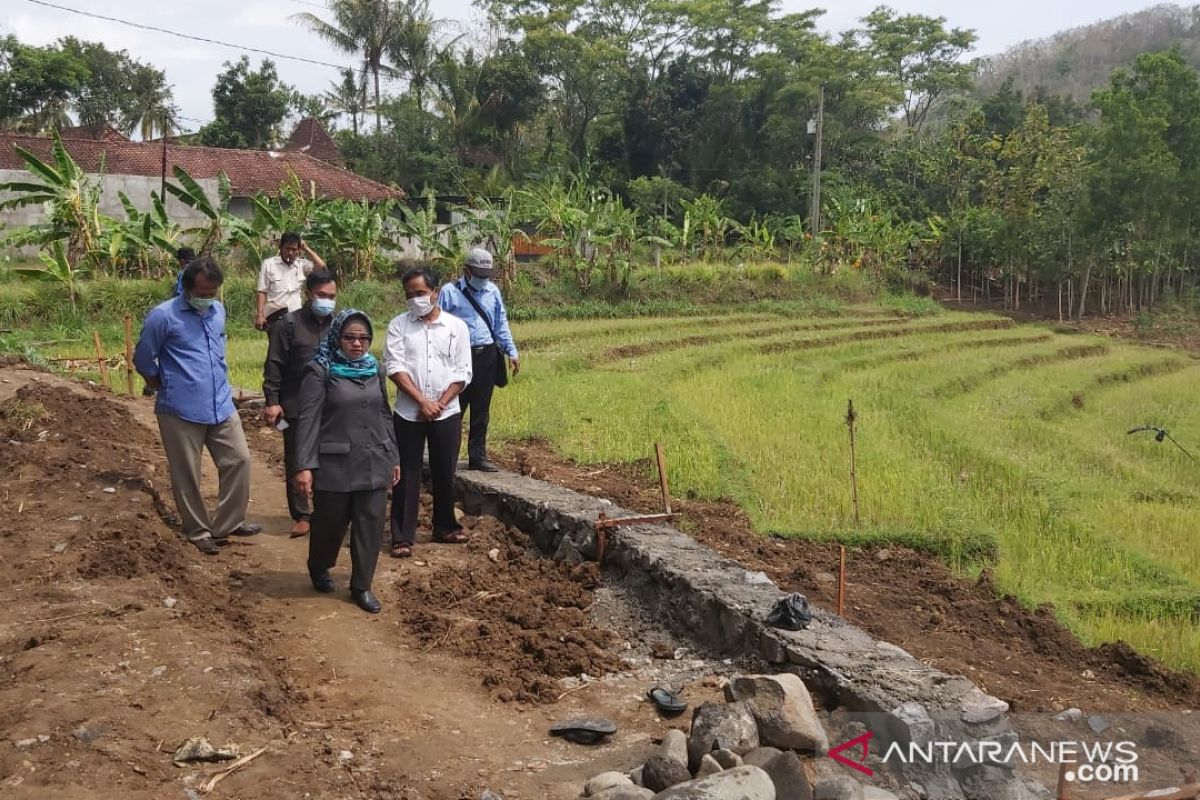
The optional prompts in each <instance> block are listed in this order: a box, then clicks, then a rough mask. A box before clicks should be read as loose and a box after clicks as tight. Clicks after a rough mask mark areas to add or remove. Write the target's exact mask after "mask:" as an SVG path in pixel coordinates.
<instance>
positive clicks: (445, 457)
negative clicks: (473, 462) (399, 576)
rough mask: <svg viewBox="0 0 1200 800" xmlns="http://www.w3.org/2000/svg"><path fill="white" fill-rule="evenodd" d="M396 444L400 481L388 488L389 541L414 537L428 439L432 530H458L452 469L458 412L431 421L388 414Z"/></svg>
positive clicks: (458, 438) (458, 437)
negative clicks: (389, 511) (390, 521)
mask: <svg viewBox="0 0 1200 800" xmlns="http://www.w3.org/2000/svg"><path fill="white" fill-rule="evenodd" d="M392 422H393V423H394V424H395V426H396V444H397V446H398V447H399V448H400V485H399V486H397V487H396V490H394V491H393V492H392V544H412V543H413V542H415V541H416V539H417V510H418V508H420V503H421V463H422V460H423V459H422V456H424V454H425V443H426V442H428V443H429V475H430V484H431V488H432V490H433V533H434V536H443V535H445V534H447V533H453V532H454V531H458V530H462V526H461V525H459V524H458V520H456V519H455V518H454V473H455V471H456V470H457V469H458V448H459V446H460V445H461V444H462V414H455V415H454V416H452V417H447V418H446V419H442V420H437V421H435V422H410V421H408V420H406V419H404V418H403V417H401V416H400V415H398V414H393V415H392Z"/></svg>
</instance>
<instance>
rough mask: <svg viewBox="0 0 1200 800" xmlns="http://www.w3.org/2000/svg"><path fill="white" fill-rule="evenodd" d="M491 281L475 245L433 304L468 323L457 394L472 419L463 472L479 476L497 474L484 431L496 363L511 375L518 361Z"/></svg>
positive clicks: (487, 257) (488, 261) (488, 259)
mask: <svg viewBox="0 0 1200 800" xmlns="http://www.w3.org/2000/svg"><path fill="white" fill-rule="evenodd" d="M491 277H492V254H491V253H489V252H488V251H487V250H484V249H482V248H479V247H476V248H475V249H474V250H472V251H471V252H470V253H468V254H467V261H466V264H465V265H464V267H463V274H462V277H461V278H459V279H458V280H457V281H455V282H454V283H448V284H446V285H445V286H443V287H442V290H441V291H440V292H438V305H439V306H441V307H442V310H443V311H447V312H449V313H451V314H453V315H454V316H456V317H458V318H459V319H461V320H462V321H463V322H465V323H467V330H469V331H470V333H471V367H472V369H471V374H472V378H471V382H470V383H469V384H467V388H465V389H463V392H462V394H461V395H459V401H460V402H461V404H462V411H463V416H464V417H466V416H467V414H468V413H469V414H470V417H471V423H470V428H469V431H468V434H467V469H477V470H481V471H483V472H496V471H498V470H499V467H497V466H496V465H495V464H493V463H492V462H491V461H488V459H487V430H488V419H489V416H490V413H489V412H490V411H491V407H492V392H493V390H495V388H496V386H497V385H498V384H497V382H496V379H497V377H498V376H499V374H500V371H501V370H502V369H503V368H504V364H503V362H502V361H501V359H502V358H507V359H508V362H509V364H510V365H512V374H513V375H516V374H517V373H518V372H520V371H521V357H520V355H519V354H518V353H517V345H516V343H515V342H513V336H512V331H510V330H509V328H508V311H507V310H506V309H505V308H504V297H503V296H502V295H501V294H500V287H499V286H497V285H496V284H494V283H492V281H491ZM480 312H482V315H481V313H480ZM499 385H503V384H499Z"/></svg>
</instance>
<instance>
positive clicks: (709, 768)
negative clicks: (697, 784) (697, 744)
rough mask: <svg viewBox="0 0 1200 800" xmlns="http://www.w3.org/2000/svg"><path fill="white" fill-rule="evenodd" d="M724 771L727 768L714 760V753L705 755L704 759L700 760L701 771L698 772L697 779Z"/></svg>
mask: <svg viewBox="0 0 1200 800" xmlns="http://www.w3.org/2000/svg"><path fill="white" fill-rule="evenodd" d="M713 752H716V751H715V750H714V751H713ZM723 769H725V768H724V767H722V766H721V762H720V761H717V760H716V759H715V758H713V756H712V753H705V754H704V757H703V758H701V759H700V769H698V770H696V777H697V778H707V777H708V776H709V775H716V774H717V773H718V772H720V771H722V770H723Z"/></svg>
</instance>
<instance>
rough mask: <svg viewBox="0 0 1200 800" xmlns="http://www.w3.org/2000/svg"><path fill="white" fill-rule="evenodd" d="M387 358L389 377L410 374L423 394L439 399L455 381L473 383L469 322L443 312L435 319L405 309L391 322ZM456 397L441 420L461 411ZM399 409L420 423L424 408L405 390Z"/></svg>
mask: <svg viewBox="0 0 1200 800" xmlns="http://www.w3.org/2000/svg"><path fill="white" fill-rule="evenodd" d="M384 359H385V364H386V366H387V374H388V376H389V377H390V376H392V375H395V374H397V373H400V372H404V373H407V374H408V377H410V378H412V382H413V383H414V384H416V386H417V388H418V389H420V390H421V394H423V395H424V396H425V397H427V398H429V399H430V400H437V399H439V398H440V397H441V396H442V393H443V392H445V391H446V389H447V388H448V387H449V386H450V384H452V383H457V382H459V381H461V382H462V383H463V384H464V386H465V385H466V384H468V383H470V382H471V334H470V332H469V331H468V330H467V324H466V323H465V322H463V321H462V320H461V319H459V318H458V317H456V316H453V315H452V314H448V313H446V312H445V311H442V312H440V313H439V314H438V318H437V319H436V320H435V321H433V322H426V321H424V320H423V319H421V318H419V317H414V316H413V315H412V313H411V312H405V313H403V314H401V315H400V316H398V317H396V318H395V319H393V320H392V321H391V323H389V324H388V332H387V343H386V344H385V346H384ZM459 411H460V408H459V405H458V397H457V396H455V398H454V399H453V400H451V401H450V404H449V405H448V406H447V407H446V410H445V411H443V412H442V414H441V416H440V417H438V419H446V418H447V417H452V416H454V415H455V414H457V413H459ZM395 412H396V413H397V414H399V415H400V416H401V417H402V418H403V419H406V420H408V421H410V422H419V421H420V419H421V408H420V406H419V405H417V401H416V400H414V399H412V398H411V397H409V396H408V394H407V393H405V392H404V391H400V392H397V393H396V405H395Z"/></svg>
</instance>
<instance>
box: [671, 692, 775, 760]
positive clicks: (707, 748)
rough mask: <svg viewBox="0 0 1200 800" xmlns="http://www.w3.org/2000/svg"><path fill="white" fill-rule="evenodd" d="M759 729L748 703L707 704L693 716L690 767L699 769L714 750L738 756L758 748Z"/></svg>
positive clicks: (689, 742) (689, 750) (689, 753)
mask: <svg viewBox="0 0 1200 800" xmlns="http://www.w3.org/2000/svg"><path fill="white" fill-rule="evenodd" d="M758 744H759V742H758V726H757V725H756V724H755V722H754V715H753V714H752V713H751V711H750V707H749V706H748V705H747V704H745V703H737V702H735V703H704V704H703V705H701V706H700V707H699V708H697V709H696V713H695V715H694V716H693V717H692V733H691V736H689V737H688V768H689V769H692V770H696V769H699V768H700V759H701V758H702V757H703V756H704V754H705V753H709V752H712V751H713V750H732V751H733V752H735V753H737V754H738V755H743V754H745V753H749V752H750V751H751V750H754V749H755V748H757V747H758Z"/></svg>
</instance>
